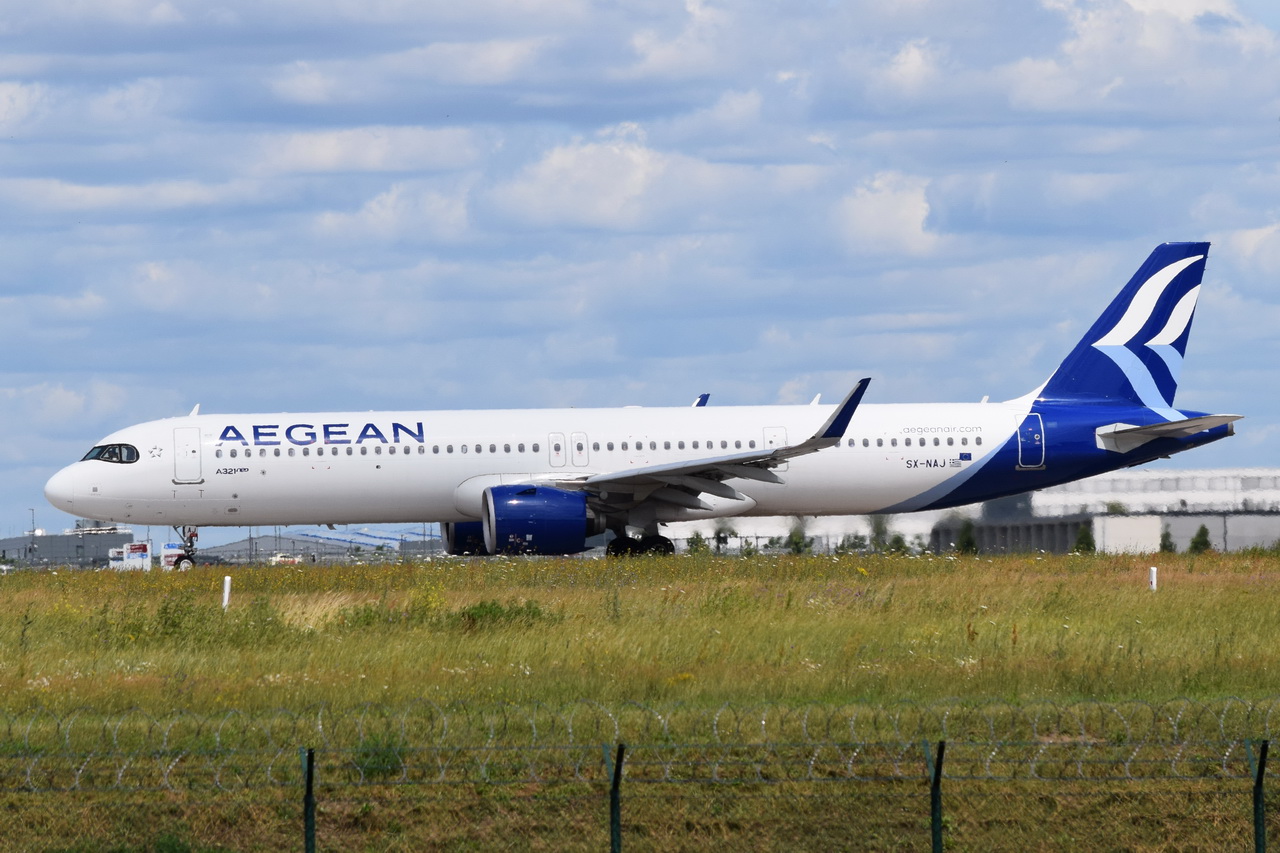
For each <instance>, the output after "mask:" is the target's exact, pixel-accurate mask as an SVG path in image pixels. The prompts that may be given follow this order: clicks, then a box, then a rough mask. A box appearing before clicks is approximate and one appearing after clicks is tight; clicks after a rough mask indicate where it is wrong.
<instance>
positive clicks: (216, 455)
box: [213, 450, 222, 459]
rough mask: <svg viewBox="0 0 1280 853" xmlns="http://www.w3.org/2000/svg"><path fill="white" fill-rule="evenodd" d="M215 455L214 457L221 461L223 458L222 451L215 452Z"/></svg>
mask: <svg viewBox="0 0 1280 853" xmlns="http://www.w3.org/2000/svg"><path fill="white" fill-rule="evenodd" d="M213 455H214V457H216V458H218V459H221V458H222V451H221V450H215V451H213Z"/></svg>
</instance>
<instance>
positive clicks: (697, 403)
mask: <svg viewBox="0 0 1280 853" xmlns="http://www.w3.org/2000/svg"><path fill="white" fill-rule="evenodd" d="M710 399H711V395H710V394H699V395H698V399H696V400H694V401H693V407H694V408H695V409H701V408H702V407H703V406H705V405H706V404H707V401H708V400H710Z"/></svg>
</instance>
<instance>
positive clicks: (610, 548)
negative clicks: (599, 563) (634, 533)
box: [604, 536, 641, 557]
mask: <svg viewBox="0 0 1280 853" xmlns="http://www.w3.org/2000/svg"><path fill="white" fill-rule="evenodd" d="M640 551H641V548H640V540H638V539H632V538H631V537H630V536H616V537H614V538H613V539H612V540H610V542H609V544H608V545H606V546H605V549H604V553H605V555H606V556H609V557H634V556H635V555H636V554H639V553H640Z"/></svg>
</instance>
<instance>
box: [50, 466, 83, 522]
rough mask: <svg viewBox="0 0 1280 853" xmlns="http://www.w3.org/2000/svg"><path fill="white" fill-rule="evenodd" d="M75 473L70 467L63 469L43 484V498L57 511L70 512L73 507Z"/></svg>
mask: <svg viewBox="0 0 1280 853" xmlns="http://www.w3.org/2000/svg"><path fill="white" fill-rule="evenodd" d="M75 481H76V473H75V472H74V471H72V470H71V468H70V467H68V468H63V469H62V470H61V471H59V472H58V473H56V474H54V475H53V476H52V477H50V478H49V482H47V483H45V484H44V497H45V500H47V501H48V502H49V503H51V504H53V505H54V506H56V507H57V508H58V509H61V510H65V511H66V512H71V511H72V508H73V507H74V505H75V494H76V485H75Z"/></svg>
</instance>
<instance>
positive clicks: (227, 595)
mask: <svg viewBox="0 0 1280 853" xmlns="http://www.w3.org/2000/svg"><path fill="white" fill-rule="evenodd" d="M230 603H231V575H227V576H225V577H224V578H223V579H222V609H223V611H226V609H227V605H228V604H230Z"/></svg>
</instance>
